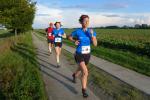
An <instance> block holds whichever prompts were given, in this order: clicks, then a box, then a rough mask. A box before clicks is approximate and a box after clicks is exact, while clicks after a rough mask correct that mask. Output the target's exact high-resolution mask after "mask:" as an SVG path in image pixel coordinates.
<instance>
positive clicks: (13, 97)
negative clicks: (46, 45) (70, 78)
mask: <svg viewBox="0 0 150 100" xmlns="http://www.w3.org/2000/svg"><path fill="white" fill-rule="evenodd" d="M3 34H9V33H3ZM12 41H14V36H11V37H7V38H6V37H5V39H3V40H0V48H1V49H0V54H1V55H0V99H2V100H5V99H6V100H46V94H45V90H44V84H43V81H42V77H41V74H40V70H39V67H38V65H37V64H38V62H37V61H36V54H35V49H34V47H33V44H32V37H31V34H30V32H28V33H25V34H21V35H18V36H17V37H16V39H15V43H13V42H12Z"/></svg>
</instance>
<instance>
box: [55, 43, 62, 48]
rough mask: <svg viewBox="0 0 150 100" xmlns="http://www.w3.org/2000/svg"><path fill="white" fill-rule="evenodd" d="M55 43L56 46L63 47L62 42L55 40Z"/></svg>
mask: <svg viewBox="0 0 150 100" xmlns="http://www.w3.org/2000/svg"><path fill="white" fill-rule="evenodd" d="M54 45H55V47H60V48H61V47H62V42H55V43H54Z"/></svg>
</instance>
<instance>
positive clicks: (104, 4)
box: [33, 0, 150, 28]
mask: <svg viewBox="0 0 150 100" xmlns="http://www.w3.org/2000/svg"><path fill="white" fill-rule="evenodd" d="M34 1H36V2H37V5H36V8H37V10H36V15H35V19H34V24H33V27H34V28H46V27H48V24H49V22H53V23H54V22H55V21H61V22H62V24H63V27H68V28H72V27H80V24H79V22H78V19H79V17H80V16H81V15H82V14H87V15H89V17H90V26H91V27H97V26H108V25H118V26H123V25H129V26H132V25H134V24H143V23H144V24H150V0H34Z"/></svg>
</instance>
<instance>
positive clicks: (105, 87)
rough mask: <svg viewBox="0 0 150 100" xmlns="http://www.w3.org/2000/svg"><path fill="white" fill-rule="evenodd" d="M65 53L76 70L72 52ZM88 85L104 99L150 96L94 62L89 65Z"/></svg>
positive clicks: (145, 98)
mask: <svg viewBox="0 0 150 100" xmlns="http://www.w3.org/2000/svg"><path fill="white" fill-rule="evenodd" d="M63 55H64V56H66V58H67V60H69V65H68V66H69V68H70V69H71V70H72V71H73V72H74V71H75V70H76V68H77V66H76V63H75V61H74V57H73V55H72V54H71V53H69V52H68V51H66V50H63ZM88 69H89V78H88V86H89V88H90V89H91V90H92V91H94V93H95V94H96V95H97V96H99V97H100V98H101V99H102V100H108V99H109V98H111V99H114V100H148V98H149V96H148V95H145V94H143V93H142V92H140V91H139V90H137V89H135V88H134V87H132V86H130V85H127V84H126V83H123V82H122V81H120V80H119V79H116V78H114V77H113V76H111V75H109V74H108V73H106V72H104V71H102V70H100V69H98V68H97V67H95V66H94V65H92V64H89V65H88Z"/></svg>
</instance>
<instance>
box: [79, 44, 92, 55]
mask: <svg viewBox="0 0 150 100" xmlns="http://www.w3.org/2000/svg"><path fill="white" fill-rule="evenodd" d="M90 51H91V47H90V46H82V47H81V53H82V54H88V53H90Z"/></svg>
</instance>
